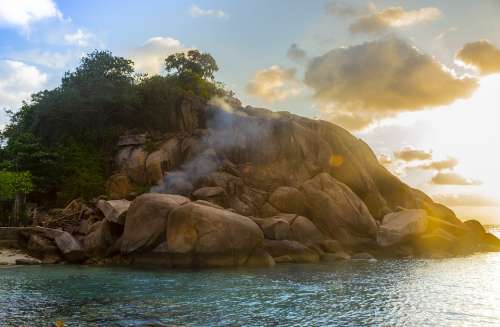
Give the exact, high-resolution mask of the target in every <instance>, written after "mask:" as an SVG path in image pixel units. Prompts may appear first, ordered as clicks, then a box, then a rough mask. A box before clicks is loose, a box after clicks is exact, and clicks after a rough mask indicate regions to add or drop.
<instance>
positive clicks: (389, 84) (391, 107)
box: [304, 37, 478, 130]
mask: <svg viewBox="0 0 500 327" xmlns="http://www.w3.org/2000/svg"><path fill="white" fill-rule="evenodd" d="M304 82H305V84H306V85H308V86H309V87H311V88H312V90H313V91H314V95H313V96H314V98H315V99H316V101H317V104H318V107H319V110H320V112H321V114H322V116H323V118H325V119H328V120H331V121H333V122H334V123H337V124H340V125H342V126H344V127H346V128H347V129H351V130H354V129H362V128H364V127H367V126H368V125H370V124H371V123H373V122H374V121H376V120H380V119H383V118H387V117H393V116H395V115H397V114H398V113H400V112H405V111H419V110H424V109H427V108H429V107H436V106H442V105H446V104H450V103H452V102H453V101H455V100H457V99H460V98H466V97H469V96H470V95H471V94H472V92H473V91H474V90H475V89H476V88H477V85H478V83H477V80H476V79H473V78H469V77H465V78H458V77H457V76H455V75H454V74H453V72H451V71H450V70H448V69H446V68H445V67H444V66H443V65H442V64H440V63H439V62H437V61H436V60H435V59H434V58H432V57H431V56H429V55H427V54H424V53H422V52H420V51H419V50H417V49H416V48H415V47H414V46H412V45H410V44H408V43H407V42H405V41H403V40H401V39H399V38H396V37H389V38H384V39H380V40H376V41H371V42H366V43H363V44H360V45H355V46H351V47H346V48H337V49H334V50H331V51H330V52H327V53H326V54H324V55H322V56H319V57H316V58H313V59H312V60H311V61H310V62H309V65H308V67H307V70H306V74H305V79H304Z"/></svg>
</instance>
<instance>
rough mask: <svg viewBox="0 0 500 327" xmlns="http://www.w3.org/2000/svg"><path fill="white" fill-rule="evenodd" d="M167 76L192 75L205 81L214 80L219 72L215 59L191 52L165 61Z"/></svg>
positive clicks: (175, 55) (182, 53)
mask: <svg viewBox="0 0 500 327" xmlns="http://www.w3.org/2000/svg"><path fill="white" fill-rule="evenodd" d="M165 69H166V70H167V74H169V75H170V74H172V73H175V74H177V75H183V74H186V73H192V74H195V75H198V76H200V77H202V78H204V79H209V80H213V79H214V74H215V73H216V72H217V71H218V70H219V67H218V66H217V63H216V62H215V59H214V58H213V57H212V56H211V55H210V54H209V53H202V52H199V51H198V50H190V51H188V52H187V55H186V54H185V53H184V52H181V53H176V54H173V55H170V56H168V57H167V59H165Z"/></svg>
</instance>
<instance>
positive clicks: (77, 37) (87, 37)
mask: <svg viewBox="0 0 500 327" xmlns="http://www.w3.org/2000/svg"><path fill="white" fill-rule="evenodd" d="M94 39H95V36H94V34H92V33H89V32H86V31H84V30H82V29H81V28H79V29H78V30H77V31H76V32H74V33H67V34H64V41H65V42H66V43H67V44H69V45H76V46H78V47H82V48H85V47H88V46H89V45H90V44H91V42H92V41H93V40H94Z"/></svg>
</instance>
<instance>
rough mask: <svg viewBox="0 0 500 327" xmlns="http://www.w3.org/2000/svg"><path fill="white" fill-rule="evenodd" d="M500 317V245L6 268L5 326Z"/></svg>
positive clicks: (492, 321)
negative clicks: (409, 252)
mask: <svg viewBox="0 0 500 327" xmlns="http://www.w3.org/2000/svg"><path fill="white" fill-rule="evenodd" d="M58 319H60V320H63V321H65V322H66V324H67V326H164V325H165V326H169V325H188V326H209V325H217V326H219V325H221V326H235V325H236V326H238V325H246V326H278V325H279V326H292V325H300V326H307V325H310V326H323V325H341V326H366V325H375V326H377V325H380V326H403V325H404V326H461V325H463V326H499V325H500V253H498V254H478V255H474V256H470V257H464V258H454V259H445V260H381V261H378V262H373V263H371V262H360V261H358V262H344V263H336V264H316V265H279V266H277V267H275V268H272V269H255V270H248V269H246V270H235V269H231V270H202V271H151V270H133V269H124V268H96V267H83V266H42V267H19V268H9V269H0V322H1V323H0V326H48V325H49V324H50V323H51V322H52V323H53V322H54V321H56V320H58Z"/></svg>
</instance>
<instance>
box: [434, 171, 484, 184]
mask: <svg viewBox="0 0 500 327" xmlns="http://www.w3.org/2000/svg"><path fill="white" fill-rule="evenodd" d="M431 183H432V184H436V185H463V186H465V185H481V184H482V183H481V182H480V181H477V180H471V179H467V178H465V177H463V176H462V175H460V174H458V173H442V172H439V173H437V174H436V175H435V176H434V177H433V178H432V180H431Z"/></svg>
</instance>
